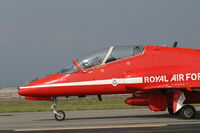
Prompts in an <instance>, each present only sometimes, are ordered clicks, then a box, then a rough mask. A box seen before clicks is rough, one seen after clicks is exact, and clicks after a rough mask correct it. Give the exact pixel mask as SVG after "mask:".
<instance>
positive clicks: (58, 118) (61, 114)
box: [55, 110, 65, 121]
mask: <svg viewBox="0 0 200 133" xmlns="http://www.w3.org/2000/svg"><path fill="white" fill-rule="evenodd" d="M57 113H58V114H59V115H57V114H55V119H56V120H57V121H63V120H65V112H64V111H62V110H59V111H57Z"/></svg>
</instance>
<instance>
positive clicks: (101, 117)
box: [36, 111, 200, 121]
mask: <svg viewBox="0 0 200 133" xmlns="http://www.w3.org/2000/svg"><path fill="white" fill-rule="evenodd" d="M120 118H121V119H123V118H173V119H174V118H177V119H181V118H179V117H178V116H177V115H170V114H168V113H166V114H159V115H157V114H153V115H145V114H144V115H134V116H133V115H123V116H99V117H98V116H97V117H82V118H68V119H66V120H98V119H99V120H101V119H120ZM195 119H199V120H200V111H197V114H196V117H195ZM49 120H52V121H55V119H42V120H36V121H49Z"/></svg>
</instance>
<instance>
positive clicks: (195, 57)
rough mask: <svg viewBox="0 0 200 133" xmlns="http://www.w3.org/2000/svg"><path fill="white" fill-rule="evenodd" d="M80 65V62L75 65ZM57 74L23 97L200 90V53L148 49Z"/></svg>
mask: <svg viewBox="0 0 200 133" xmlns="http://www.w3.org/2000/svg"><path fill="white" fill-rule="evenodd" d="M75 64H76V63H75ZM76 67H78V70H79V71H77V72H74V73H64V74H60V73H55V74H53V75H51V76H48V77H45V78H42V79H40V80H37V81H34V82H32V83H29V84H27V85H25V86H23V87H20V89H19V94H20V95H23V96H31V97H57V96H79V95H98V94H121V93H133V92H135V91H149V90H154V89H155V90H157V89H162V88H163V89H170V88H188V87H190V88H198V87H200V50H196V49H186V48H171V47H161V46H145V48H144V50H143V52H142V53H140V54H138V55H135V56H130V57H127V58H123V59H121V60H116V61H112V62H108V63H105V64H103V65H102V64H101V65H98V66H94V67H91V68H88V69H82V70H80V69H81V68H80V66H79V65H78V63H77V64H76Z"/></svg>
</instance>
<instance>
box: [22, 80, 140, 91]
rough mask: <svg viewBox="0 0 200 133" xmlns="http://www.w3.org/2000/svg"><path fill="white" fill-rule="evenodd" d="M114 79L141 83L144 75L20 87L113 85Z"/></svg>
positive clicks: (122, 82)
mask: <svg viewBox="0 0 200 133" xmlns="http://www.w3.org/2000/svg"><path fill="white" fill-rule="evenodd" d="M114 80H115V81H117V84H139V83H143V78H142V77H137V78H120V79H118V78H115V79H107V80H92V81H82V82H70V83H58V84H47V85H34V86H27V87H20V89H26V88H41V87H61V86H86V85H110V84H111V85H112V84H113V81H114Z"/></svg>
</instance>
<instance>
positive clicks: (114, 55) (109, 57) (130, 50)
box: [59, 45, 145, 74]
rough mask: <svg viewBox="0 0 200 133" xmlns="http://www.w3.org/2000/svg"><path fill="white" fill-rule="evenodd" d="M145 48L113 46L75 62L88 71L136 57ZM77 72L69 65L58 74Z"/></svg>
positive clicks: (138, 46)
mask: <svg viewBox="0 0 200 133" xmlns="http://www.w3.org/2000/svg"><path fill="white" fill-rule="evenodd" d="M144 48H145V46H141V45H137V46H114V47H110V48H104V49H100V50H97V51H94V52H91V53H89V54H87V55H85V56H82V57H81V58H78V59H77V60H76V61H77V62H78V64H79V65H80V67H81V68H82V69H88V68H91V67H95V66H99V65H104V64H106V63H109V62H112V61H117V60H121V59H124V58H127V57H131V56H136V55H139V54H142V53H143V51H144ZM73 72H78V70H77V68H76V66H75V65H71V66H70V67H69V68H67V69H63V70H61V71H60V72H59V73H61V74H63V73H73Z"/></svg>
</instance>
